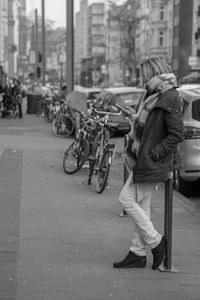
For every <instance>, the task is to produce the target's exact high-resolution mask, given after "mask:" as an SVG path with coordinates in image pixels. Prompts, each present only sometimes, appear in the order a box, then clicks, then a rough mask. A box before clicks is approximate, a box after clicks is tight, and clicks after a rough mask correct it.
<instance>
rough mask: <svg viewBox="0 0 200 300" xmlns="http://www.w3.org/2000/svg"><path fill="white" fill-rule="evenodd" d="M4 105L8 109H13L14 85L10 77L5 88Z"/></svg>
mask: <svg viewBox="0 0 200 300" xmlns="http://www.w3.org/2000/svg"><path fill="white" fill-rule="evenodd" d="M3 105H4V109H5V110H6V111H8V110H10V109H12V85H11V81H10V79H9V78H8V77H7V78H6V85H5V88H4V96H3Z"/></svg>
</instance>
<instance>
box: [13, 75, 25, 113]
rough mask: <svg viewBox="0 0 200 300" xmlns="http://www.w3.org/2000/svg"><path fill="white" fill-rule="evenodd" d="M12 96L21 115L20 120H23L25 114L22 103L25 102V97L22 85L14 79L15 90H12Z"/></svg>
mask: <svg viewBox="0 0 200 300" xmlns="http://www.w3.org/2000/svg"><path fill="white" fill-rule="evenodd" d="M12 96H13V101H14V103H16V105H17V108H18V113H19V118H20V119H22V118H23V112H22V102H23V96H22V87H21V83H20V81H19V80H18V79H16V78H14V79H13V88H12Z"/></svg>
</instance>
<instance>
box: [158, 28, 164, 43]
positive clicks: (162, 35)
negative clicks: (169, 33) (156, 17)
mask: <svg viewBox="0 0 200 300" xmlns="http://www.w3.org/2000/svg"><path fill="white" fill-rule="evenodd" d="M163 45H164V33H163V31H160V34H159V46H160V47H163Z"/></svg>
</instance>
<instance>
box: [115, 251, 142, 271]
mask: <svg viewBox="0 0 200 300" xmlns="http://www.w3.org/2000/svg"><path fill="white" fill-rule="evenodd" d="M113 267H114V268H119V269H125V268H145V267H146V256H139V255H136V254H135V253H133V252H131V251H129V253H128V254H127V256H126V257H125V258H124V259H123V260H122V261H119V262H114V263H113Z"/></svg>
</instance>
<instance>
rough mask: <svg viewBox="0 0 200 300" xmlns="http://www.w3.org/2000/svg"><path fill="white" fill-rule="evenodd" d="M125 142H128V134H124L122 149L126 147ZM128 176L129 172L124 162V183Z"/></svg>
mask: <svg viewBox="0 0 200 300" xmlns="http://www.w3.org/2000/svg"><path fill="white" fill-rule="evenodd" d="M127 144H128V134H126V135H125V136H124V149H125V148H126V146H127ZM128 176H129V172H128V170H127V168H126V165H125V164H124V184H125V183H126V181H127V179H128Z"/></svg>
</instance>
